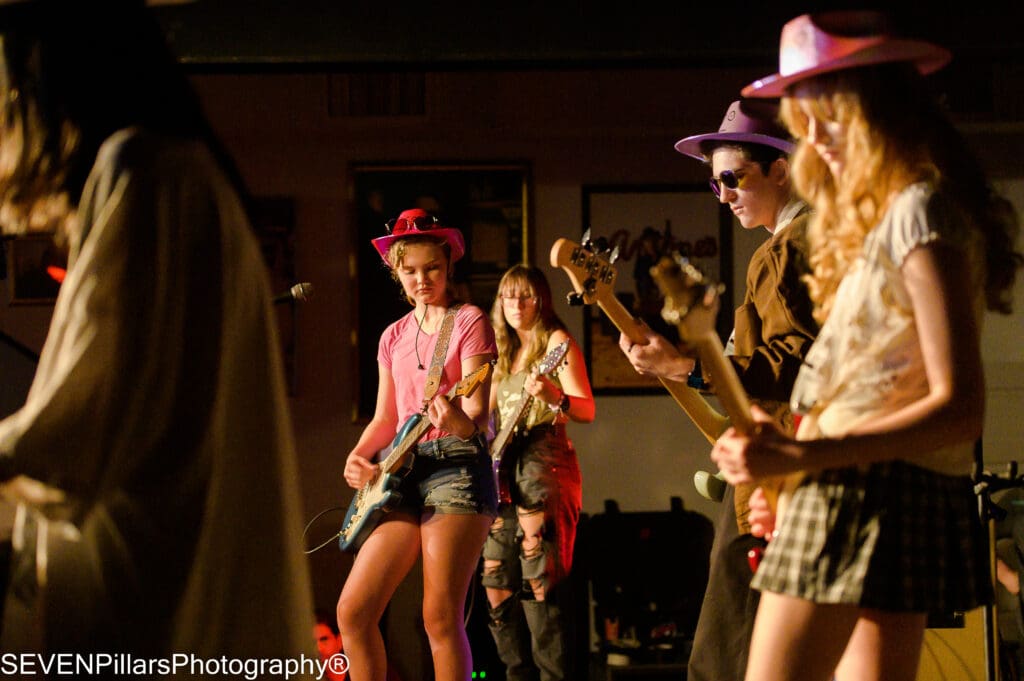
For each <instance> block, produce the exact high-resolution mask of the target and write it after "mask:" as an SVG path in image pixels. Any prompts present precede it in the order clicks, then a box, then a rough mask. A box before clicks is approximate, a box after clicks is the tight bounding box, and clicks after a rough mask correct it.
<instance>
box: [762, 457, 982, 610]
mask: <svg viewBox="0 0 1024 681" xmlns="http://www.w3.org/2000/svg"><path fill="white" fill-rule="evenodd" d="M989 574H990V573H989V551H988V537H987V533H986V532H985V531H984V527H983V525H982V523H981V520H980V519H979V517H978V504H977V497H976V496H975V494H974V488H973V485H972V482H971V479H970V478H969V477H966V476H963V477H952V476H948V475H942V474H940V473H935V472H933V471H930V470H927V469H924V468H920V467H918V466H913V465H911V464H908V463H904V462H901V461H891V462H885V463H879V464H873V465H871V466H867V467H864V468H843V469H835V470H828V471H823V472H821V473H817V474H814V475H812V476H810V477H809V478H807V479H806V480H805V481H804V482H803V483H802V484H801V485H800V487H798V488H797V489H796V491H795V492H794V493H793V496H792V498H791V500H790V502H789V505H788V507H787V509H786V512H785V514H784V516H783V518H782V525H781V527H780V528H779V533H778V536H776V538H775V539H774V540H772V541H771V542H770V543H769V545H768V548H767V549H766V550H765V553H764V557H763V559H762V561H761V564H760V566H759V568H758V571H757V574H756V575H755V576H754V580H753V582H751V587H752V588H755V589H760V590H762V591H772V592H776V593H783V594H788V595H791V596H796V597H799V598H804V599H807V600H810V601H814V602H816V603H846V604H853V605H858V606H861V607H865V608H873V609H879V610H888V611H902V612H934V613H948V612H952V611H964V610H971V609H973V608H975V607H977V606H979V605H983V604H986V603H989V602H990V601H991V599H992V584H991V579H990V577H989Z"/></svg>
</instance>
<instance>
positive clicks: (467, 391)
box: [452, 360, 494, 397]
mask: <svg viewBox="0 0 1024 681" xmlns="http://www.w3.org/2000/svg"><path fill="white" fill-rule="evenodd" d="M493 369H494V360H491V361H490V362H485V363H483V364H481V365H480V366H479V367H477V368H476V369H474V370H473V371H471V372H469V373H468V374H466V375H465V376H463V377H462V380H461V381H459V382H458V384H457V385H456V386H455V392H454V394H453V395H452V397H455V396H459V397H469V396H471V395H472V394H473V393H475V392H476V389H477V388H479V387H480V386H481V384H483V382H484V381H486V380H487V378H488V377H489V376H490V375H491V371H492V370H493Z"/></svg>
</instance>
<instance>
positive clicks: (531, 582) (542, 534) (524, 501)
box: [481, 265, 594, 681]
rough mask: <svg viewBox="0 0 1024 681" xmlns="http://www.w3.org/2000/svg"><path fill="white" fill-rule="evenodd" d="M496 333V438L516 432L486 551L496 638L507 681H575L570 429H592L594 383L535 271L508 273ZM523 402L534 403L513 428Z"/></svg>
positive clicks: (575, 491) (577, 489)
mask: <svg viewBox="0 0 1024 681" xmlns="http://www.w3.org/2000/svg"><path fill="white" fill-rule="evenodd" d="M491 323H492V324H493V326H494V335H495V339H496V341H497V345H498V363H497V367H496V369H495V385H496V388H495V390H493V391H492V393H491V401H490V409H491V411H492V412H493V413H494V415H495V419H496V422H497V425H498V427H499V429H504V428H508V427H512V426H518V431H517V433H516V435H515V438H514V440H513V441H512V442H511V444H510V445H509V447H508V449H507V451H505V452H504V453H503V454H502V455H501V463H502V468H503V469H504V471H500V472H499V475H503V476H507V477H506V479H505V480H504V482H505V483H506V484H507V486H508V492H509V498H508V499H506V500H505V501H503V503H502V504H501V506H500V507H499V510H498V517H497V518H496V519H495V521H494V524H493V525H492V526H491V531H490V534H489V536H488V537H487V541H486V542H485V544H484V548H483V577H482V580H481V582H482V583H483V585H484V587H485V589H486V593H487V601H488V605H489V606H490V607H489V613H490V629H491V634H492V635H493V637H494V641H495V644H496V646H497V650H498V655H499V657H500V658H501V660H502V662H503V663H504V664H505V666H506V678H507V679H509V681H515V680H522V679H538V678H540V679H544V680H549V679H572V678H578V676H577V675H576V674H574V673H573V670H572V668H571V662H572V657H573V655H574V651H575V643H574V642H573V641H572V640H571V639H570V638H569V636H568V634H569V632H570V631H571V628H570V627H568V626H567V625H566V621H567V618H570V617H571V616H572V610H571V607H570V605H569V603H568V602H567V601H566V598H567V597H568V595H569V593H568V589H569V587H568V585H567V584H566V583H565V582H566V578H567V577H568V575H569V571H570V569H571V567H572V554H573V544H574V541H575V538H576V525H577V523H578V521H579V516H580V510H581V508H582V504H583V498H582V488H581V477H580V469H579V463H578V462H577V460H576V451H575V449H573V446H572V442H571V441H570V440H569V437H568V435H567V434H566V430H565V424H566V423H568V422H569V421H575V422H577V423H590V422H591V421H593V420H594V397H593V394H592V393H591V390H590V380H589V379H588V378H587V370H586V365H585V363H584V360H583V354H582V353H581V352H580V348H579V346H578V345H577V344H576V342H575V341H574V340H573V338H572V337H571V336H570V335H569V332H568V331H567V330H566V327H565V324H563V323H562V320H561V319H559V317H558V315H557V314H556V313H555V310H554V307H553V305H552V300H551V287H550V286H549V285H548V281H547V278H546V277H545V276H544V273H543V272H541V270H539V269H538V268H536V267H529V266H526V265H515V266H513V267H512V268H511V269H509V270H508V271H507V272H505V274H504V276H502V278H501V281H500V282H499V283H498V296H497V297H496V298H495V300H494V306H493V307H492V308H491ZM563 342H568V343H569V348H568V352H567V353H566V355H565V359H564V360H562V361H561V362H558V363H557V365H556V368H555V369H554V370H553V371H552V372H551V373H549V374H547V375H540V374H539V373H538V371H537V369H536V367H537V364H538V362H541V360H542V359H543V358H544V357H545V355H547V354H548V353H549V352H551V351H552V350H553V349H555V348H557V347H558V346H559V345H560V344H561V343H563ZM523 400H532V403H531V404H530V406H529V408H528V409H527V410H526V411H525V413H523V415H522V416H521V417H520V420H519V421H518V422H517V423H516V424H511V423H509V422H508V419H510V418H513V417H514V415H515V413H516V412H517V411H519V409H518V408H519V407H520V406H521V405H522V403H523ZM509 464H511V465H509ZM505 471H507V473H506V472H505ZM585 671H586V670H578V672H577V674H584V673H585Z"/></svg>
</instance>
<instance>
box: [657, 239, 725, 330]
mask: <svg viewBox="0 0 1024 681" xmlns="http://www.w3.org/2000/svg"><path fill="white" fill-rule="evenodd" d="M651 277H652V278H653V279H654V283H655V284H657V286H658V289H659V290H660V291H661V294H662V295H663V296H664V297H665V302H664V305H663V306H662V309H661V317H662V319H664V320H665V321H666V322H668V323H669V324H674V325H675V326H676V328H678V329H679V335H680V336H681V338H682V339H683V340H684V341H686V342H694V341H695V340H698V339H700V338H703V337H705V336H706V335H707V334H709V333H715V319H716V318H717V317H718V307H719V304H720V302H721V295H722V292H723V291H724V290H725V285H724V284H722V283H719V282H713V281H711V280H710V279H708V277H707V276H705V275H704V273H703V272H701V271H700V270H699V269H698V268H697V267H695V266H694V265H693V264H692V263H691V262H690V261H689V260H687V259H686V258H684V257H682V256H679V255H676V256H665V257H663V258H661V260H659V261H658V264H656V265H655V266H654V267H652V268H651Z"/></svg>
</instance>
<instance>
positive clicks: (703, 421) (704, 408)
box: [597, 297, 749, 443]
mask: <svg viewBox="0 0 1024 681" xmlns="http://www.w3.org/2000/svg"><path fill="white" fill-rule="evenodd" d="M597 304H598V306H599V307H600V308H601V310H602V311H603V312H604V313H605V314H606V315H607V316H608V319H610V320H611V322H612V324H614V325H615V327H616V328H617V329H618V330H619V331H621V332H622V333H624V334H626V336H627V337H628V338H629V340H631V341H632V342H634V343H646V342H647V340H646V336H645V334H644V331H643V328H642V327H641V326H640V323H639V322H638V321H637V320H636V318H634V317H633V315H631V314H630V313H629V311H628V310H627V309H626V308H625V307H623V305H622V303H621V302H619V299H618V298H615V297H611V298H609V299H601V300H599V301H598V303H597ZM730 369H731V367H730ZM659 380H660V381H661V384H662V385H663V386H665V389H666V390H668V392H669V394H670V395H672V397H673V399H675V401H676V402H677V403H678V404H679V406H680V407H682V409H683V411H685V412H686V415H687V416H689V417H690V420H691V421H693V423H694V425H696V426H697V429H698V430H700V432H701V433H702V434H703V435H704V437H706V438H707V439H708V441H709V442H712V443H713V442H715V441H716V440H717V439H718V437H719V436H720V435H721V434H722V433H723V432H724V431H725V429H726V428H727V427H728V425H729V421H728V419H726V418H725V417H724V416H722V415H721V414H719V413H718V412H717V411H715V410H714V409H713V408H712V407H711V405H710V404H708V402H707V400H705V399H704V397H703V396H702V395H701V394H700V393H699V392H698V391H697V390H695V389H693V388H691V387H690V386H688V385H687V384H686V383H684V382H682V381H673V380H671V379H667V378H660V379H659ZM730 413H731V412H730ZM748 413H749V410H748Z"/></svg>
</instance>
